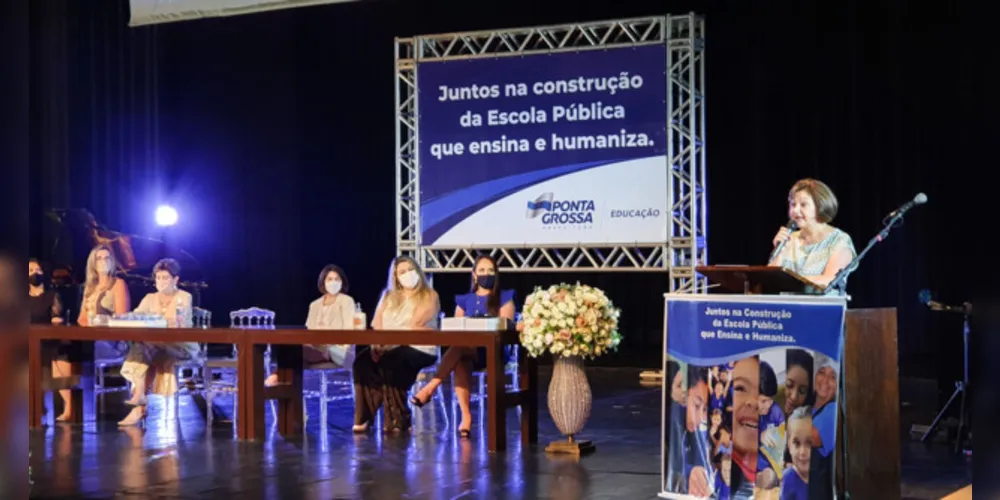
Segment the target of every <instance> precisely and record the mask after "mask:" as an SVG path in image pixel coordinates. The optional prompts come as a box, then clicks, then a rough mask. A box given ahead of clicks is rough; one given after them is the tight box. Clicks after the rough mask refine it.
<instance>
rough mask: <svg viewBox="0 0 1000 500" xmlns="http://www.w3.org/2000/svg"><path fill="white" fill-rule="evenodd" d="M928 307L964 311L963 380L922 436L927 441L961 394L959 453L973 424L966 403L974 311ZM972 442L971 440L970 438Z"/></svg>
mask: <svg viewBox="0 0 1000 500" xmlns="http://www.w3.org/2000/svg"><path fill="white" fill-rule="evenodd" d="M927 305H928V307H930V308H931V310H932V311H942V312H959V313H962V316H963V322H962V380H960V381H958V382H955V392H952V393H951V397H950V398H948V402H947V403H945V404H944V406H943V407H941V410H940V411H939V412H938V414H937V416H935V417H934V421H933V422H931V425H930V426H928V427H927V430H926V431H924V435H923V436H922V437H921V438H920V442H921V443H926V442H927V439H928V438H930V437H931V435H932V434H933V433H934V431H935V430H937V427H938V425H939V424H940V423H941V419H942V418H944V415H945V413H947V411H948V409H949V408H951V404H952V403H954V402H955V398H957V397H959V395H961V398H960V399H959V407H958V431H957V432H956V433H955V453H958V452H959V451H960V450H961V449H962V444H963V443H964V442H965V440H966V437H967V436H966V432H968V429H967V428H966V424H967V423H968V424H971V420H970V418H969V405H967V404H966V396H967V392H968V390H969V315H970V314H971V313H972V308H971V307H970V306H969V305H968V304H966V305H963V306H962V307H958V306H948V305H944V304H939V303H936V302H933V301H931V302H929V303H928V304H927ZM969 441H970V443H971V440H969Z"/></svg>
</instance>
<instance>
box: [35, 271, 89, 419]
mask: <svg viewBox="0 0 1000 500" xmlns="http://www.w3.org/2000/svg"><path fill="white" fill-rule="evenodd" d="M28 309H29V311H30V314H31V324H32V325H61V324H62V322H63V319H62V314H63V309H62V303H60V301H59V294H57V293H56V291H55V290H53V289H51V288H48V287H46V286H45V274H44V273H43V271H42V265H41V264H40V263H39V262H38V259H31V260H29V261H28ZM79 346H80V344H74V343H72V342H68V341H67V342H59V341H55V342H52V343H51V344H50V343H48V342H47V343H46V348H50V349H51V350H50V351H49V352H52V376H53V377H69V376H71V375H72V370H71V363H72V362H73V361H83V359H82V358H83V356H81V353H80V352H79V351H80V349H79ZM59 396H60V397H61V398H62V401H63V412H62V414H60V415H59V416H57V417H56V421H57V422H66V421H68V420H70V419H71V418H73V403H72V400H71V399H70V390H69V389H63V390H61V391H59Z"/></svg>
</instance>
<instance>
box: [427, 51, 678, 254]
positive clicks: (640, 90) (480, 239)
mask: <svg viewBox="0 0 1000 500" xmlns="http://www.w3.org/2000/svg"><path fill="white" fill-rule="evenodd" d="M666 78H667V76H666V48H665V47H664V46H662V45H650V46H639V47H628V48H616V49H602V50H581V51H576V52H561V53H550V54H539V55H528V56H505V57H497V58H489V59H467V60H460V61H433V62H424V63H420V64H419V65H418V67H417V84H418V89H419V91H418V99H417V105H418V118H417V127H418V132H419V137H420V146H419V155H420V158H419V165H420V200H421V201H420V221H421V234H422V245H424V246H467V245H510V244H515V245H520V244H526V245H545V244H576V243H584V244H587V243H593V244H602V243H663V242H666V241H667V217H668V216H669V213H668V208H667V180H668V179H667V175H668V171H667V157H666V151H667V142H666V141H667V135H666V134H667V117H666V113H667V105H666V89H667V87H666V85H667V83H666Z"/></svg>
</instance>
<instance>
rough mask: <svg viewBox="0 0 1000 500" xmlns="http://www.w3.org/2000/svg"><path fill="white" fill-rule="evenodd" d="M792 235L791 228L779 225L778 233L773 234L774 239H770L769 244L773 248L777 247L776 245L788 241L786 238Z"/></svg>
mask: <svg viewBox="0 0 1000 500" xmlns="http://www.w3.org/2000/svg"><path fill="white" fill-rule="evenodd" d="M791 237H792V230H791V229H790V228H789V227H788V226H781V229H779V230H778V233H777V234H775V235H774V239H773V240H771V245H772V247H773V248H778V245H780V244H782V243H784V242H786V241H788V238H791Z"/></svg>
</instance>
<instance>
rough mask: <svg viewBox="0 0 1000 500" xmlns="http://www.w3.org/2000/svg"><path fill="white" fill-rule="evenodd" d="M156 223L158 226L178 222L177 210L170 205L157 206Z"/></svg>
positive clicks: (171, 224)
mask: <svg viewBox="0 0 1000 500" xmlns="http://www.w3.org/2000/svg"><path fill="white" fill-rule="evenodd" d="M156 224H157V225H158V226H173V225H174V224H177V210H174V207H171V206H169V205H160V206H159V207H156Z"/></svg>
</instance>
